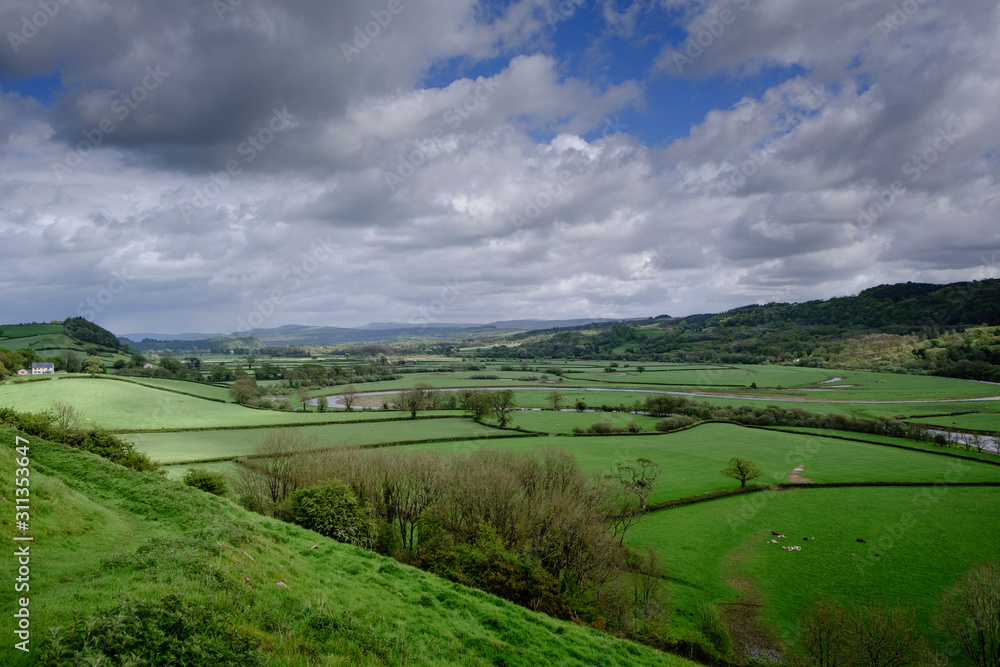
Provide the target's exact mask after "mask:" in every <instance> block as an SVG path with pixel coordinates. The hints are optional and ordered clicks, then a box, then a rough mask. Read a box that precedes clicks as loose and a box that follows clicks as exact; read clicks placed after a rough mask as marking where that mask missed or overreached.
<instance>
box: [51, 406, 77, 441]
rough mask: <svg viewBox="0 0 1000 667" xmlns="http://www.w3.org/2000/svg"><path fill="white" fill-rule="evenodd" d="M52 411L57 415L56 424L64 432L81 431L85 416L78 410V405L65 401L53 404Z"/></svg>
mask: <svg viewBox="0 0 1000 667" xmlns="http://www.w3.org/2000/svg"><path fill="white" fill-rule="evenodd" d="M52 412H53V414H55V416H56V426H57V427H58V428H59V430H60V431H62V432H63V433H67V432H69V431H79V430H80V429H81V428H82V427H83V418H82V417H80V413H79V412H77V411H76V406H75V405H71V404H70V403H65V402H63V401H56V402H55V403H53V404H52Z"/></svg>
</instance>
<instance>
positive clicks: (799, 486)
mask: <svg viewBox="0 0 1000 667" xmlns="http://www.w3.org/2000/svg"><path fill="white" fill-rule="evenodd" d="M845 486H865V487H874V486H1000V482H883V481H878V480H876V481H872V482H820V483H819V484H815V483H812V482H810V483H808V484H775V485H774V487H772V488H774V489H776V490H778V491H787V490H788V489H806V488H815V489H824V488H825V489H830V488H838V487H845Z"/></svg>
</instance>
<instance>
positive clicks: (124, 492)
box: [0, 429, 690, 667]
mask: <svg viewBox="0 0 1000 667" xmlns="http://www.w3.org/2000/svg"><path fill="white" fill-rule="evenodd" d="M13 442H14V433H13V432H12V431H10V430H6V429H4V430H2V431H0V488H2V491H3V493H4V495H6V496H7V497H13V484H12V480H13V479H14V472H13V468H14V463H13V452H12V445H13ZM30 453H31V458H32V477H31V479H32V486H31V489H32V494H33V500H34V502H33V503H32V521H31V530H30V533H31V534H32V536H33V537H35V542H34V543H33V545H32V547H31V550H32V551H31V553H32V558H31V591H30V595H31V607H30V608H31V622H32V630H33V634H32V641H33V642H40V641H41V640H42V639H43V638H44V637H45V636H46V634H47V631H46V629H47V628H48V627H52V626H55V625H59V624H62V623H65V622H66V621H67V620H69V619H70V618H71V616H72V613H73V612H74V611H80V612H82V613H84V614H87V613H91V612H93V611H94V610H95V609H96V608H97V606H98V605H101V606H102V607H104V608H108V607H110V606H113V605H114V604H115V601H116V599H117V596H118V595H119V594H120V593H123V594H124V595H125V596H136V597H141V598H153V597H158V596H160V595H164V594H168V593H178V594H180V595H182V596H183V597H184V598H186V599H188V600H190V601H193V602H197V603H207V604H209V605H211V606H212V607H214V608H216V609H218V610H220V611H221V612H223V613H225V614H227V615H228V616H229V617H230V618H231V619H232V620H233V621H234V622H235V623H237V624H238V625H239V626H240V627H241V628H242V629H243V630H245V631H246V632H248V633H250V634H251V635H253V636H254V637H255V638H256V639H258V640H259V641H260V642H261V643H262V644H263V645H264V646H266V647H267V652H266V653H265V655H266V658H267V664H273V665H277V664H282V665H306V664H311V661H310V656H311V657H312V658H315V659H317V660H320V661H322V664H328V665H335V664H337V665H369V664H370V665H377V664H401V663H405V664H428V665H430V664H466V665H478V664H499V663H497V662H496V661H498V660H499V661H502V664H507V665H537V664H595V665H596V664H601V665H632V664H644V665H683V664H690V663H687V662H686V661H683V660H681V659H679V658H676V657H674V656H669V655H666V654H662V653H658V652H656V651H653V650H652V649H647V648H645V647H642V646H638V645H635V644H632V643H629V642H623V641H619V640H616V639H613V638H610V637H607V636H605V635H601V634H599V633H597V632H594V631H590V630H587V629H585V628H581V627H577V626H574V625H571V624H568V623H564V622H560V621H556V620H553V619H551V618H548V617H546V616H542V615H538V614H532V613H531V612H528V611H526V610H524V609H522V608H520V607H516V606H514V605H512V604H509V603H507V602H505V601H502V600H500V599H498V598H494V597H492V596H489V595H486V594H483V593H480V592H478V591H473V590H470V589H466V588H463V587H461V586H457V585H453V584H450V583H448V582H445V581H443V580H441V579H438V578H436V577H434V576H431V575H428V574H425V573H423V572H420V571H418V570H415V569H412V568H409V567H406V566H403V565H400V564H398V563H396V562H394V561H392V560H390V559H387V558H383V557H380V556H377V555H375V554H371V553H367V552H363V551H361V550H358V549H355V548H353V547H349V546H345V545H341V544H338V543H336V542H333V541H332V540H328V539H326V538H323V537H321V536H319V535H317V534H315V533H312V532H310V531H306V530H303V529H300V528H298V527H296V526H291V525H288V524H282V523H280V522H277V521H274V520H270V519H266V518H264V517H260V516H257V515H253V514H250V513H248V512H245V511H243V510H241V509H239V508H237V507H236V506H234V505H232V504H231V503H229V502H227V501H223V500H220V499H218V498H215V497H214V496H210V495H208V494H205V493H202V492H200V491H195V490H193V489H190V488H187V487H184V486H182V485H178V484H174V483H171V482H167V481H165V480H163V479H161V478H159V477H158V476H156V475H152V474H141V473H135V472H133V471H130V470H126V469H123V468H120V467H117V466H114V465H112V464H110V463H108V462H107V461H104V460H102V459H99V458H97V457H95V456H92V455H90V454H86V453H83V452H79V451H75V450H71V449H69V448H66V447H64V446H61V445H54V444H50V443H46V442H44V441H41V440H37V439H34V438H32V439H31V445H30ZM8 508H9V506H8ZM12 518H13V513H12V512H10V511H8V512H5V513H4V516H3V518H2V523H3V529H4V532H5V534H6V537H7V539H9V538H10V536H11V534H12V532H13V528H12V524H11V521H12ZM314 544H317V545H319V547H318V548H317V549H310V547H311V546H312V545H314ZM15 567H16V565H15V561H14V559H13V558H10V557H5V558H3V559H2V571H0V576H3V577H4V579H5V580H6V581H12V580H13V576H14V568H15ZM278 581H282V582H284V583H285V584H287V586H288V588H287V589H285V588H280V587H278V586H277V582H278ZM12 602H13V600H12V597H11V596H5V598H4V602H3V605H4V609H3V612H2V613H3V614H4V617H5V618H8V619H9V618H10V616H11V613H12V612H13V608H12ZM8 622H9V621H8ZM8 627H9V626H8ZM32 647H33V648H34V649H36V650H37V647H38V644H37V643H33V644H32ZM37 655H38V654H37V652H35V653H33V654H28V655H24V654H22V653H21V652H19V651H16V650H14V649H13V648H12V646H11V642H5V643H4V644H3V645H0V662H2V663H3V664H4V665H11V666H12V667H13V666H16V665H24V664H30V659H31V658H33V657H35V656H37Z"/></svg>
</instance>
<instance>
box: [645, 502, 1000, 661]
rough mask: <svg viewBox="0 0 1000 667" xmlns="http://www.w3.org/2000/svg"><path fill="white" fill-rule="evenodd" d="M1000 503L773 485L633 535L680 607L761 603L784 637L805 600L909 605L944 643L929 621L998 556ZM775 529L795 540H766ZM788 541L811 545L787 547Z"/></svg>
mask: <svg viewBox="0 0 1000 667" xmlns="http://www.w3.org/2000/svg"><path fill="white" fill-rule="evenodd" d="M996 499H997V491H996V489H988V488H987V489H977V488H942V487H938V488H884V487H883V488H843V489H810V490H796V491H785V492H777V493H775V492H764V493H758V494H751V495H747V496H737V497H733V498H726V499H723V500H717V501H712V502H707V503H701V504H697V505H688V506H685V507H679V508H676V509H671V510H664V511H660V512H656V513H654V514H651V515H650V516H648V517H646V518H645V519H644V520H643V521H642V522H641V523H640V524H639V525H638V526H636V527H635V528H634V529H633V531H632V532H631V533H630V534H629V538H628V540H629V542H630V543H631V544H633V545H634V546H637V547H638V546H645V545H649V546H654V547H655V548H656V549H657V552H658V553H659V554H660V556H661V557H662V558H663V561H664V562H665V563H667V564H668V568H669V572H668V574H669V576H670V577H671V578H672V580H673V581H674V595H675V599H676V600H677V601H678V602H679V603H681V605H682V606H687V605H690V604H693V603H695V602H696V601H698V600H713V601H723V600H740V599H742V600H751V601H757V602H763V603H764V605H765V607H764V610H765V611H764V614H765V615H766V617H767V618H768V619H769V620H770V621H771V626H772V627H773V628H775V630H776V632H777V634H778V636H779V637H781V638H783V639H791V638H792V637H793V636H794V630H793V628H794V623H795V620H796V618H797V617H798V616H799V614H800V613H801V612H802V611H803V610H804V609H805V608H806V607H808V606H809V605H810V604H812V602H813V601H814V600H817V599H819V598H822V597H823V596H825V595H830V596H831V597H833V598H834V599H837V600H840V601H842V602H846V603H857V602H859V601H862V600H868V599H872V600H883V601H885V602H888V603H895V604H898V603H904V604H906V605H909V606H911V607H913V608H915V609H917V610H918V611H919V620H920V623H921V626H922V628H921V629H922V630H924V631H925V632H927V633H928V634H929V635H930V636H932V637H935V638H937V639H938V640H939V641H940V637H937V636H936V635H935V633H934V632H933V631H932V628H931V627H930V625H929V617H930V613H931V612H932V611H933V609H934V607H935V605H936V602H937V600H938V598H939V597H940V595H941V594H942V593H943V592H944V590H945V589H947V588H948V587H950V586H951V585H952V584H953V583H954V581H955V580H956V579H957V578H958V577H959V576H960V575H961V574H962V573H963V572H964V571H965V570H966V568H967V567H968V566H969V565H970V564H972V563H977V562H980V561H983V560H987V559H990V558H993V557H995V555H996V535H997V534H1000V513H997V512H996ZM956 517H962V519H961V520H960V521H957V520H956ZM773 530H776V531H779V532H781V533H783V534H785V535H786V536H787V538H788V539H786V540H778V542H779V545H772V544H767V543H766V542H768V541H769V540H770V539H771V538H772V536H771V531H773ZM803 537H815V538H816V539H815V540H803V539H802V538H803ZM856 538H864V539H866V540H867V543H865V544H860V543H858V542H857V541H856ZM786 544H791V545H801V546H802V551H799V552H791V553H790V552H787V551H784V550H782V549H781V548H780V546H782V545H786ZM851 554H854V555H853V556H852V555H851ZM875 554H882V555H881V556H875ZM678 620H679V622H681V623H683V622H684V621H683V619H682V618H681V619H678Z"/></svg>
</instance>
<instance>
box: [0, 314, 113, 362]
mask: <svg viewBox="0 0 1000 667" xmlns="http://www.w3.org/2000/svg"><path fill="white" fill-rule="evenodd" d="M0 347H5V348H7V349H9V350H15V351H16V350H19V349H22V348H31V349H32V350H34V351H35V352H36V353H37V354H38V356H40V357H43V358H47V357H52V356H65V353H66V352H68V351H73V352H81V353H82V352H84V351H85V350H86V349H87V347H92V348H93V347H96V348H97V349H98V350H100V351H102V352H114V351H120V350H123V349H124V347H125V345H124V344H123V343H122V342H121V341H119V340H118V338H117V337H116V336H115V335H114V334H113V333H111V332H110V331H108V330H107V329H105V328H103V327H101V326H99V325H97V324H94V323H93V322H89V321H87V320H85V319H83V318H82V317H71V318H69V319H67V320H65V321H63V322H58V321H56V322H48V323H37V322H32V323H30V324H3V325H0Z"/></svg>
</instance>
